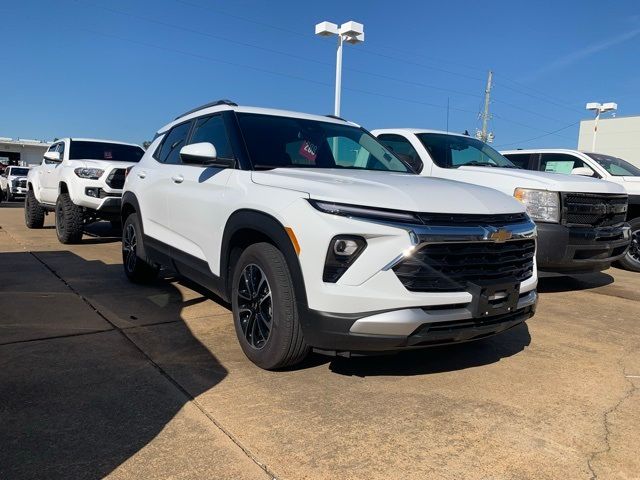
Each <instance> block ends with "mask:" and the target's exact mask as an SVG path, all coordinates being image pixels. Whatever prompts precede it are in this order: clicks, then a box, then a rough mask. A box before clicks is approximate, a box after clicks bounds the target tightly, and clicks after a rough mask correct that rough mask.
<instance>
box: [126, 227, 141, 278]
mask: <svg viewBox="0 0 640 480" xmlns="http://www.w3.org/2000/svg"><path fill="white" fill-rule="evenodd" d="M137 245H138V242H137V238H136V229H135V227H134V226H133V224H131V223H130V224H129V225H127V228H126V230H125V231H124V235H123V236H122V252H123V257H124V264H125V267H126V269H127V271H129V272H134V271H135V268H136V261H137V259H138V257H137V255H136V246H137Z"/></svg>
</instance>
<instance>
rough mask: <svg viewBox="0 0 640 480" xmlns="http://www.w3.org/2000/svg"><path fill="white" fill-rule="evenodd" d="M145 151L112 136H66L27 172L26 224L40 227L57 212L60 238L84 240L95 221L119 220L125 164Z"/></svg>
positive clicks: (66, 240) (57, 231) (74, 241)
mask: <svg viewBox="0 0 640 480" xmlns="http://www.w3.org/2000/svg"><path fill="white" fill-rule="evenodd" d="M143 155H144V149H143V148H142V147H140V146H139V145H135V144H131V143H122V142H116V141H112V140H95V139H89V138H63V139H62V140H59V141H57V142H56V143H54V144H53V145H51V147H50V148H49V150H48V151H47V152H46V153H45V154H44V159H43V160H42V164H41V165H39V166H37V167H34V168H32V169H31V171H30V172H29V176H28V179H27V187H28V192H27V198H26V201H25V205H24V210H25V223H26V225H27V227H28V228H42V226H43V224H44V216H45V214H47V212H49V211H55V214H56V233H57V235H58V240H60V242H61V243H76V242H79V241H80V240H81V239H82V234H83V231H84V226H85V225H86V224H88V223H91V222H95V221H97V220H109V221H111V222H113V223H114V224H116V225H119V223H120V201H121V198H122V187H123V186H124V179H125V175H126V170H127V168H129V167H131V166H133V165H135V164H136V163H137V162H138V161H139V160H140V159H141V158H142V156H143Z"/></svg>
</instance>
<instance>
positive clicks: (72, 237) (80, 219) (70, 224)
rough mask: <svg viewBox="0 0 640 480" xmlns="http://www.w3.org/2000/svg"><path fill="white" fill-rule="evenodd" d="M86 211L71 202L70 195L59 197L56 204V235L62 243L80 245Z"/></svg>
mask: <svg viewBox="0 0 640 480" xmlns="http://www.w3.org/2000/svg"><path fill="white" fill-rule="evenodd" d="M83 229H84V211H83V209H82V207H79V206H78V205H76V204H75V203H73V201H72V200H71V197H70V196H69V194H68V193H61V194H60V195H58V201H57V202H56V235H57V236H58V240H59V241H60V243H65V244H69V243H78V242H80V240H82V231H83Z"/></svg>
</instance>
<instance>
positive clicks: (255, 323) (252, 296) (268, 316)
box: [237, 263, 273, 350]
mask: <svg viewBox="0 0 640 480" xmlns="http://www.w3.org/2000/svg"><path fill="white" fill-rule="evenodd" d="M237 302H238V303H237V304H238V319H239V321H240V327H241V328H242V333H243V334H244V338H245V339H246V340H247V342H248V343H249V345H251V346H252V347H253V348H255V349H258V350H259V349H261V348H263V347H264V346H265V344H266V343H267V340H268V339H269V335H270V333H271V328H272V326H273V302H272V299H271V287H270V286H269V282H268V281H267V276H266V275H265V273H264V271H263V270H262V269H261V268H260V267H259V266H257V265H255V264H253V263H252V264H250V265H247V266H246V267H245V268H244V270H243V271H242V275H240V279H239V281H238V294H237Z"/></svg>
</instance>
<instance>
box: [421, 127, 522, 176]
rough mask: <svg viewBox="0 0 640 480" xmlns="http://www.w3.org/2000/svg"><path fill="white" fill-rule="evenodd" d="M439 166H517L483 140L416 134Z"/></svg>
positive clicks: (435, 134) (441, 134)
mask: <svg viewBox="0 0 640 480" xmlns="http://www.w3.org/2000/svg"><path fill="white" fill-rule="evenodd" d="M416 136H417V137H418V138H419V139H420V141H421V142H422V144H423V145H424V147H425V148H426V149H427V151H428V152H429V155H431V158H432V159H433V161H434V162H435V164H436V165H438V166H439V167H441V168H458V167H462V166H464V165H468V166H473V167H504V168H518V167H516V166H515V165H514V164H513V163H511V162H510V161H509V160H507V159H506V158H505V157H503V156H502V155H501V154H499V153H498V152H497V151H496V150H494V149H493V148H491V147H490V146H489V145H487V144H486V143H484V142H481V141H480V140H477V139H475V138H471V137H463V136H458V135H447V134H444V133H418V134H417V135H416Z"/></svg>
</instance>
